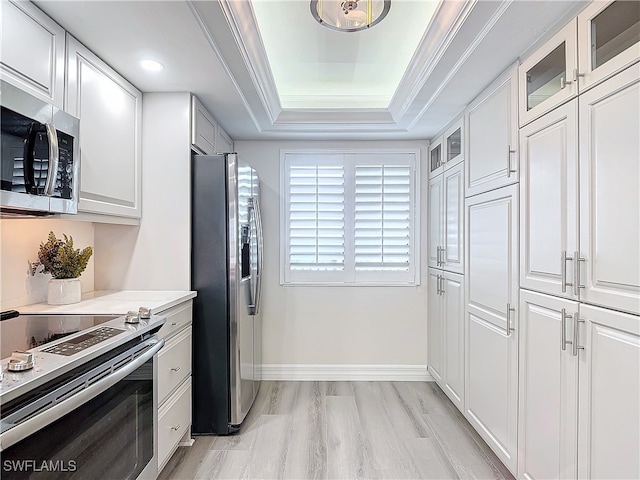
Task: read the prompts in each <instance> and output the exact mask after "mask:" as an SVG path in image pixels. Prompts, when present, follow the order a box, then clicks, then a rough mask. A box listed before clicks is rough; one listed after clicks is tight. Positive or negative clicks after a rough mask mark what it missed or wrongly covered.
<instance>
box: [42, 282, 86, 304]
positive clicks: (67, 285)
mask: <svg viewBox="0 0 640 480" xmlns="http://www.w3.org/2000/svg"><path fill="white" fill-rule="evenodd" d="M81 298H82V285H81V284H80V279H79V278H52V279H51V280H49V286H48V289H47V303H48V304H49V305H67V304H69V303H78V302H79V301H80V300H81Z"/></svg>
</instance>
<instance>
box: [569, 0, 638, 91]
mask: <svg viewBox="0 0 640 480" xmlns="http://www.w3.org/2000/svg"><path fill="white" fill-rule="evenodd" d="M578 42H579V45H580V51H579V61H580V75H579V81H580V90H581V91H582V90H586V89H587V88H590V87H592V86H593V85H595V84H597V83H599V82H601V81H602V80H605V79H607V78H609V77H610V76H612V75H615V74H616V73H618V72H619V71H621V70H624V69H625V68H627V67H628V66H629V65H631V64H633V63H635V62H637V61H638V60H639V59H640V2H638V1H637V0H631V1H629V0H616V1H613V2H603V1H596V2H592V3H590V4H589V5H588V6H587V7H586V8H585V9H584V10H583V11H582V12H581V13H580V14H579V15H578Z"/></svg>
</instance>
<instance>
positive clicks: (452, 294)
mask: <svg viewBox="0 0 640 480" xmlns="http://www.w3.org/2000/svg"><path fill="white" fill-rule="evenodd" d="M428 288H429V299H428V300H429V317H428V329H429V336H428V339H429V350H428V353H429V355H428V357H429V358H428V363H429V372H430V373H431V376H432V377H433V378H434V380H435V381H436V382H437V383H438V385H440V387H441V388H442V390H443V391H444V392H445V393H446V394H447V396H448V397H449V398H450V399H451V401H452V402H453V403H454V405H456V407H458V409H459V410H460V411H462V409H463V400H464V277H463V276H462V275H457V274H455V273H450V272H444V271H442V270H436V269H432V268H431V269H429V280H428Z"/></svg>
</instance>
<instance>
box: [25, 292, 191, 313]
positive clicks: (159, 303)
mask: <svg viewBox="0 0 640 480" xmlns="http://www.w3.org/2000/svg"><path fill="white" fill-rule="evenodd" d="M196 295H197V292H194V291H189V290H183V291H164V290H150V291H149V290H147V291H144V290H141V291H137V290H121V291H95V292H87V293H83V294H82V301H80V302H79V303H72V304H69V305H48V304H47V303H34V304H32V305H24V306H22V307H17V308H14V309H13V310H17V311H18V312H20V313H21V314H29V313H30V314H65V315H124V314H126V313H127V312H128V311H129V310H134V311H138V308H139V307H147V308H150V309H151V313H159V312H162V311H164V310H167V309H168V308H171V307H173V306H175V305H178V304H180V303H182V302H185V301H187V300H189V299H191V298H194V297H195V296H196Z"/></svg>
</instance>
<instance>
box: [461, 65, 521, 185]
mask: <svg viewBox="0 0 640 480" xmlns="http://www.w3.org/2000/svg"><path fill="white" fill-rule="evenodd" d="M517 99H518V87H517V67H516V66H515V65H514V66H512V67H511V68H510V69H509V70H507V71H506V72H505V73H503V74H502V75H500V76H499V77H498V78H497V79H496V80H495V81H494V82H493V83H492V84H491V85H489V87H488V88H487V89H486V90H485V91H484V92H482V93H481V94H480V95H479V96H478V97H477V98H476V99H475V100H474V101H473V102H472V103H471V104H470V105H469V107H468V109H467V113H466V115H465V127H466V128H465V131H466V137H467V140H466V145H467V147H466V148H467V150H466V155H465V165H466V173H465V178H466V182H467V189H466V193H465V195H466V196H467V197H469V196H472V195H476V194H478V193H482V192H487V191H489V190H492V189H494V188H498V187H502V186H504V185H509V184H512V183H516V182H517V181H518V152H517V150H518V149H517V142H518V101H517Z"/></svg>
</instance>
